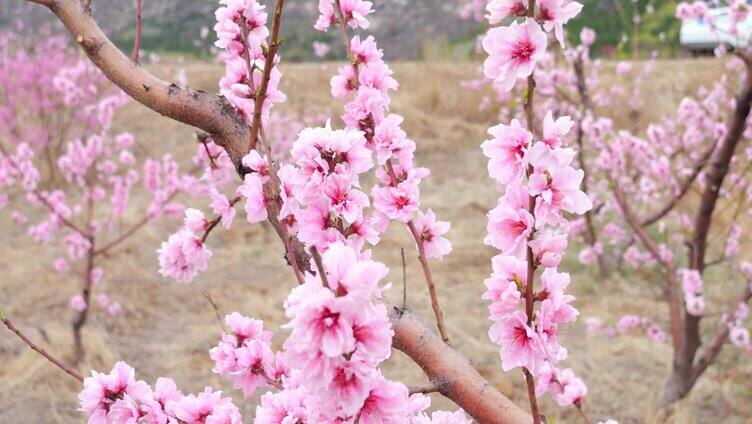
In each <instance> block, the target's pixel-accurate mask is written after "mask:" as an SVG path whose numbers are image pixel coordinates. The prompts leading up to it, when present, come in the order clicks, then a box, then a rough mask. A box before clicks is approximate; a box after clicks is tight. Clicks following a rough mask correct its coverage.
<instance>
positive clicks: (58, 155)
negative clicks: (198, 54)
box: [0, 34, 200, 364]
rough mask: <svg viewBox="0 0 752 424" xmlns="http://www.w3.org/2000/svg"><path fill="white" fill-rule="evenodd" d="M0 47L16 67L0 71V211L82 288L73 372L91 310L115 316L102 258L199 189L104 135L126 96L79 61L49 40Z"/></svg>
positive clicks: (169, 167) (118, 137)
mask: <svg viewBox="0 0 752 424" xmlns="http://www.w3.org/2000/svg"><path fill="white" fill-rule="evenodd" d="M2 39H3V40H5V41H7V42H8V44H10V45H8V44H3V49H4V50H5V52H4V53H5V55H7V57H11V58H13V60H11V61H8V62H7V63H6V62H3V65H2V69H0V80H2V81H3V84H4V87H3V89H2V92H3V94H4V95H5V99H6V100H7V101H6V102H5V103H4V104H3V110H2V114H0V115H1V116H2V119H3V123H4V126H3V128H4V131H3V135H2V139H0V190H1V191H0V208H2V209H8V210H10V211H11V212H10V217H11V218H12V220H13V222H14V223H15V224H16V225H19V226H25V227H27V233H28V235H29V237H30V238H31V239H33V240H34V241H35V242H37V243H42V244H57V243H60V244H61V245H62V246H61V247H63V248H64V249H65V252H66V254H65V255H61V256H59V257H57V258H56V259H55V260H54V263H53V264H51V265H52V267H54V269H55V271H57V272H58V273H59V274H60V275H61V276H62V277H63V278H65V279H68V278H71V277H73V278H75V275H76V274H78V275H80V279H81V284H80V289H79V290H78V291H77V293H76V294H75V295H73V296H72V297H71V298H70V301H69V304H70V307H71V308H72V309H73V310H74V311H75V316H74V318H73V320H72V324H71V327H72V335H73V343H74V347H75V353H74V359H73V360H74V363H76V364H77V363H78V362H79V361H80V360H81V359H82V358H83V356H84V353H85V349H84V343H83V341H82V328H83V327H84V325H85V323H86V322H87V321H88V320H89V318H90V313H91V311H93V310H94V308H95V307H98V308H100V309H101V310H102V311H103V312H105V314H106V315H107V316H116V315H118V314H119V313H120V311H121V305H120V303H119V302H117V301H113V300H111V299H110V298H109V296H108V295H107V292H106V290H105V287H104V284H103V281H106V278H105V277H104V275H105V272H104V271H105V268H104V266H105V263H106V258H110V259H111V258H114V257H116V256H117V252H116V250H117V248H118V247H120V246H121V245H122V244H123V243H124V242H126V241H128V240H129V239H130V238H132V237H133V236H134V235H136V234H137V233H138V232H139V230H140V229H142V228H144V227H145V226H147V225H148V224H150V223H152V222H153V221H154V220H156V219H157V218H159V217H161V216H163V215H165V214H171V213H172V214H175V213H177V214H178V216H179V215H180V214H181V213H182V209H183V208H184V207H183V206H182V205H181V204H180V203H177V202H175V201H174V199H175V197H176V196H177V195H178V194H179V193H181V192H184V191H186V190H188V191H196V190H199V191H200V189H199V187H200V184H196V181H195V180H196V179H195V177H191V176H189V175H187V174H182V173H181V172H180V169H179V166H178V164H177V163H176V162H175V161H174V160H173V159H172V158H171V157H170V156H169V155H167V156H165V157H163V158H159V159H152V158H147V159H146V160H144V161H143V163H140V161H139V160H137V159H136V156H135V155H134V153H133V151H132V149H133V147H134V143H135V139H134V137H133V135H132V134H129V133H120V134H112V133H111V131H110V127H111V124H112V119H113V115H114V113H115V111H116V110H118V109H119V108H121V107H122V106H123V105H124V104H126V103H127V101H128V96H126V95H125V94H124V93H123V92H122V91H120V90H113V89H112V87H111V85H109V84H108V82H107V81H106V80H105V79H104V78H103V77H102V76H101V74H100V73H99V71H98V70H97V69H96V68H94V67H93V66H91V65H90V64H89V63H88V62H87V61H86V60H84V59H81V58H80V57H78V56H77V55H75V54H73V55H71V54H70V53H67V52H66V50H65V49H64V47H65V44H64V42H63V41H62V40H60V39H59V38H51V39H49V40H47V41H45V42H42V43H40V44H39V45H38V46H37V48H36V49H35V51H33V52H25V51H18V50H14V49H13V46H12V44H13V43H12V40H13V39H14V36H13V35H11V34H7V35H6V34H3V36H2ZM5 41H4V43H5ZM38 84H48V85H49V86H50V89H48V90H47V91H46V94H45V95H43V96H40V95H38V92H39V90H40V87H39V85H38ZM141 185H143V187H142V189H143V191H144V192H145V193H147V194H148V196H149V197H150V198H151V201H150V204H149V205H148V206H147V207H146V212H145V213H144V214H142V215H143V216H140V217H136V218H135V219H132V218H131V217H130V214H129V213H128V212H129V211H131V210H132V209H135V207H134V205H132V202H131V199H132V191H133V190H138V189H139V188H141V187H140V186H141ZM39 212H41V215H40V213H39Z"/></svg>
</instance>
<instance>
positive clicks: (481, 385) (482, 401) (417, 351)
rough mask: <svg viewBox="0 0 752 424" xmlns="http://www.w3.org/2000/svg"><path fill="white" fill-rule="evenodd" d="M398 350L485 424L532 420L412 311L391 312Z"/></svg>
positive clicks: (510, 423)
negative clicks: (439, 382)
mask: <svg viewBox="0 0 752 424" xmlns="http://www.w3.org/2000/svg"><path fill="white" fill-rule="evenodd" d="M389 318H390V320H391V322H392V327H393V328H394V347H396V348H397V349H399V350H401V351H402V352H404V353H405V354H407V356H409V357H410V358H412V359H413V360H414V361H415V362H416V363H417V364H418V365H419V366H420V367H421V368H422V369H423V371H425V373H426V375H427V376H428V378H429V379H431V380H432V381H443V382H445V384H444V385H442V387H441V388H440V390H439V392H440V393H441V394H442V395H444V396H446V397H448V398H449V399H452V400H453V401H454V402H455V403H456V404H457V405H458V406H459V407H461V408H462V409H464V410H465V411H466V412H467V413H468V414H470V415H471V416H472V417H473V418H475V420H476V421H477V422H478V423H481V424H513V423H514V424H521V423H530V422H532V417H531V416H530V415H529V414H527V413H526V412H524V411H523V410H522V409H520V408H519V407H518V406H517V405H515V404H514V403H512V401H510V400H509V399H508V398H507V397H506V396H504V395H503V394H501V392H499V391H498V390H496V388H494V387H493V386H492V385H491V383H489V382H488V381H487V380H486V379H485V378H483V376H481V375H480V374H479V373H478V371H476V370H475V368H473V366H472V365H471V364H470V362H468V360H467V359H465V357H464V356H462V355H461V354H460V353H458V352H457V351H455V350H454V349H452V348H451V347H450V346H449V345H447V344H446V343H444V342H443V341H442V340H441V338H440V337H439V336H437V335H436V334H435V333H433V332H432V331H431V330H430V329H429V328H428V327H426V325H425V324H424V323H423V322H422V321H420V319H419V318H418V317H417V316H415V314H413V313H412V312H410V311H407V310H402V309H399V308H396V307H394V308H391V310H390V317H389Z"/></svg>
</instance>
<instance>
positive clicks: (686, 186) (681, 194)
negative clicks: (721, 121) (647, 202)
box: [642, 143, 716, 227]
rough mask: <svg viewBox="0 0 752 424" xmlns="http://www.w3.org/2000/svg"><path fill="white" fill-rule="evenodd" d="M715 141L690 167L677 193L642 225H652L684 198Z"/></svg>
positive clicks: (710, 152) (706, 161)
mask: <svg viewBox="0 0 752 424" xmlns="http://www.w3.org/2000/svg"><path fill="white" fill-rule="evenodd" d="M715 147H716V143H713V145H712V146H710V148H709V149H708V150H707V151H706V152H705V154H703V155H702V157H701V158H700V160H698V161H697V162H696V163H695V165H694V167H693V168H692V172H691V173H690V174H689V176H688V177H687V178H686V179H685V180H684V181H683V182H682V183H681V184H680V186H679V193H677V194H676V195H674V196H672V197H671V199H670V200H669V201H668V203H667V204H666V205H665V206H663V207H662V208H660V209H659V210H658V211H657V212H655V213H654V214H653V215H651V216H649V217H648V218H645V219H644V220H643V221H642V225H643V226H645V227H649V226H651V225H653V224H654V223H656V222H658V220H660V219H661V218H663V217H664V216H666V215H667V214H668V213H669V212H671V211H672V210H673V209H674V207H675V206H676V205H677V204H678V203H679V201H680V200H681V199H683V198H684V196H685V195H686V194H687V193H689V189H690V188H691V187H692V184H693V183H694V182H695V180H697V177H698V176H699V175H700V172H701V171H702V170H703V168H704V167H705V165H706V164H707V163H708V161H709V160H710V157H711V156H712V154H713V152H714V151H715Z"/></svg>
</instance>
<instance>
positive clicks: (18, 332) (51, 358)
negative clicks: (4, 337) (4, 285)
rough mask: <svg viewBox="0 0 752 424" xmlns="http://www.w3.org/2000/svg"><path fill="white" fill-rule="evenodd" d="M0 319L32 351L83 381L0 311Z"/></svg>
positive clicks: (76, 373)
mask: <svg viewBox="0 0 752 424" xmlns="http://www.w3.org/2000/svg"><path fill="white" fill-rule="evenodd" d="M0 321H2V323H3V325H5V326H6V327H7V328H8V330H10V331H11V332H13V333H14V334H15V335H16V336H18V338H19V339H21V340H23V342H24V343H26V344H27V345H28V346H29V347H30V348H31V349H32V350H33V351H35V352H36V353H38V354H40V355H42V356H43V357H44V358H45V359H47V360H48V361H50V362H51V363H52V364H53V365H55V366H56V367H58V368H60V369H61V370H63V372H65V373H66V374H68V375H69V376H71V377H73V378H75V379H76V380H78V381H79V382H81V383H83V382H84V379H83V377H81V374H79V373H78V372H77V371H75V370H74V369H73V368H71V367H69V366H68V365H65V364H64V363H63V362H62V361H60V360H58V359H57V358H55V357H54V356H52V355H50V354H49V353H47V351H46V350H44V349H42V348H41V347H39V346H37V345H36V344H35V343H34V342H32V341H31V339H29V338H28V337H26V335H25V334H24V333H23V332H21V330H19V329H18V328H16V326H15V325H13V323H12V322H11V321H10V320H9V319H8V317H6V316H5V315H3V313H2V312H0Z"/></svg>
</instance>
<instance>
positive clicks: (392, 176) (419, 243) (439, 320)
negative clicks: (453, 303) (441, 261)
mask: <svg viewBox="0 0 752 424" xmlns="http://www.w3.org/2000/svg"><path fill="white" fill-rule="evenodd" d="M334 5H335V14H336V16H337V22H338V24H339V27H340V30H341V31H342V37H343V39H342V42H343V45H344V48H345V52H346V53H347V54H348V56H351V59H352V60H351V62H352V67H353V74H354V78H353V82H354V83H355V84H356V86H359V85H360V83H359V82H358V81H359V79H358V74H359V71H358V61H357V60H355V58H354V57H352V56H353V54H352V49H351V46H350V37H349V34H348V29H347V19H346V18H345V16H344V13H342V8H341V7H340V2H339V0H334ZM365 122H367V124H368V128H366V129H365V133H366V138H368V137H373V134H374V132H375V124H374V120H373V117H372V116H370V115H369V117H368V118H367V119H366V120H365ZM385 167H386V171H387V175H389V183H390V184H391V185H392V186H396V185H397V184H398V183H399V180H398V178H397V175H396V173H395V172H394V166H393V165H392V160H391V159H388V160H387V161H386V165H385ZM407 228H408V230H409V231H410V235H412V237H413V240H415V246H416V248H417V249H418V260H419V261H420V266H421V268H422V269H423V275H424V277H425V280H426V286H427V287H428V294H429V296H430V297H431V308H432V309H433V313H434V315H435V316H436V327H437V328H438V330H439V334H440V335H441V338H442V340H444V342H445V343H447V344H449V336H448V334H447V331H446V326H445V325H444V313H443V312H442V310H441V306H440V304H439V296H438V294H437V293H436V285H435V284H434V281H433V275H432V273H431V267H430V266H429V264H428V257H427V256H426V252H425V248H424V246H423V238H422V236H421V235H420V233H419V232H418V230H417V228H415V223H414V222H413V220H410V221H408V222H407Z"/></svg>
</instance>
